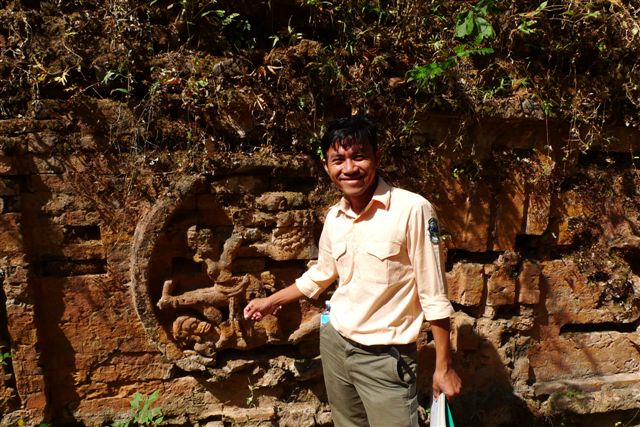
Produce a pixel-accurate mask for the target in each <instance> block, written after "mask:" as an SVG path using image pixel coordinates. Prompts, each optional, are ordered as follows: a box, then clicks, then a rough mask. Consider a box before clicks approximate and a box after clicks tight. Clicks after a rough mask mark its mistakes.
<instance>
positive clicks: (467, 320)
mask: <svg viewBox="0 0 640 427" xmlns="http://www.w3.org/2000/svg"><path fill="white" fill-rule="evenodd" d="M474 326H475V319H474V318H473V317H471V316H469V315H468V314H465V313H464V312H460V311H459V312H456V313H454V314H453V315H452V316H451V347H452V349H453V350H454V351H465V350H475V349H477V348H478V347H479V346H480V343H481V342H482V338H481V337H480V336H479V335H478V334H477V333H476V332H475V330H474Z"/></svg>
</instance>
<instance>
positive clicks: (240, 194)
mask: <svg viewBox="0 0 640 427" xmlns="http://www.w3.org/2000/svg"><path fill="white" fill-rule="evenodd" d="M91 102H92V103H91V104H90V107H91V108H87V109H85V110H83V109H79V110H77V111H89V112H91V113H90V114H86V113H79V117H80V119H79V120H78V122H77V123H78V124H76V125H74V126H67V127H65V124H64V122H63V121H62V120H60V119H57V120H53V119H52V118H51V117H47V116H44V117H43V116H38V115H36V114H30V116H31V117H36V118H32V119H29V120H27V119H15V120H3V121H0V129H1V130H0V135H3V137H2V138H3V145H2V152H1V153H0V154H1V156H0V201H1V203H0V207H1V214H0V221H1V223H2V225H1V227H0V242H1V243H0V262H1V266H0V267H1V269H0V272H1V276H0V281H1V282H2V290H3V292H2V295H1V296H2V301H3V303H4V304H2V306H3V307H2V319H1V325H2V327H1V328H0V334H1V345H2V352H3V353H10V354H11V357H10V358H7V359H5V360H4V361H5V364H4V365H2V366H1V367H0V368H1V369H2V373H3V375H2V386H1V388H0V396H1V399H0V411H1V412H2V425H17V424H18V423H19V422H20V420H22V422H23V423H25V425H35V424H38V423H40V422H42V421H48V422H52V423H53V424H54V425H65V424H72V423H80V424H84V425H103V424H105V423H111V422H113V421H114V420H117V419H121V418H125V417H126V416H127V414H128V411H129V401H130V400H131V398H132V395H133V394H134V393H135V392H141V393H144V394H146V395H149V394H151V393H152V392H153V391H156V390H157V391H159V392H160V397H159V399H158V401H157V403H156V404H157V406H159V407H160V408H162V411H163V413H164V414H165V416H166V422H167V423H168V424H169V425H201V426H204V425H206V426H210V427H213V426H230V425H278V426H296V427H298V426H315V425H319V426H321V425H330V424H331V421H330V420H331V416H330V412H329V408H328V405H327V403H326V396H325V393H324V389H323V385H322V370H321V366H320V361H319V358H318V345H317V341H318V323H319V320H318V317H319V312H320V310H321V307H322V299H321V300H320V301H301V302H300V303H296V304H291V305H290V306H287V307H284V308H283V309H282V310H281V311H280V312H278V313H277V314H276V315H274V316H268V317H267V318H265V319H264V320H262V321H260V322H257V323H251V322H247V321H244V320H243V319H242V316H241V310H242V307H243V305H244V303H245V302H246V300H247V299H250V298H252V297H255V296H260V295H266V294H269V293H272V292H274V291H276V290H277V289H280V288H282V287H284V286H286V285H288V284H290V283H292V281H293V280H294V279H295V278H296V277H297V276H298V275H299V274H300V273H301V272H302V271H304V269H305V268H306V265H307V264H308V263H309V262H311V261H312V260H313V259H314V257H315V256H316V254H317V247H316V242H317V238H318V235H319V231H320V229H321V226H322V220H323V213H324V211H325V210H326V208H327V207H328V206H329V205H330V204H331V203H332V202H334V201H335V200H336V196H337V194H336V193H335V191H332V190H330V189H329V188H330V186H329V184H328V182H327V180H326V179H325V178H324V176H323V172H322V170H321V169H320V168H318V164H317V163H316V161H314V160H313V159H310V158H307V157H305V156H291V155H273V154H271V153H269V152H262V151H256V152H254V153H253V154H224V155H223V154H210V155H209V158H208V159H206V161H205V162H204V163H203V164H204V165H206V167H203V168H202V170H201V171H200V172H199V173H186V172H184V171H183V170H181V169H180V168H179V166H180V165H181V164H182V163H183V162H186V161H188V160H189V155H190V154H189V153H188V152H179V151H176V152H173V153H170V156H171V158H170V160H169V161H167V160H166V159H165V160H163V162H164V163H163V165H161V167H160V168H159V167H158V160H157V159H156V158H149V157H148V156H146V155H145V153H144V152H135V151H131V152H127V153H119V152H117V151H114V150H109V147H108V145H105V144H107V141H108V139H107V138H105V134H104V132H103V130H102V129H103V128H101V127H99V126H94V125H92V126H89V125H83V123H86V122H88V121H89V120H91V119H92V118H93V117H106V118H107V119H106V120H107V121H108V122H111V123H115V122H116V120H115V119H113V118H114V117H116V116H117V112H118V111H120V108H121V107H122V106H121V105H119V104H118V103H115V102H113V101H98V102H95V101H91ZM83 114H85V115H83ZM456 120H457V119H456V118H455V117H442V116H427V117H423V118H422V119H421V122H420V123H421V124H422V128H421V129H422V130H421V131H420V132H418V133H417V134H416V138H420V139H423V140H434V139H437V140H442V141H445V142H446V141H448V140H450V138H452V137H453V136H451V135H449V134H448V132H449V130H451V129H454V128H459V124H457V123H456ZM85 121H86V122H85ZM504 129H508V131H507V132H505V131H504ZM119 132H120V133H119V134H118V135H119V137H121V138H125V137H127V132H128V130H127V128H126V127H122V128H121V129H120V130H119ZM563 134H564V133H563V129H562V127H561V126H560V125H558V127H557V128H556V130H555V131H554V132H552V133H551V136H549V135H550V134H549V132H548V130H547V129H546V127H545V123H544V122H508V121H491V120H486V121H482V122H480V123H479V124H478V125H477V126H476V127H474V128H472V129H470V130H469V135H468V136H467V138H468V139H469V140H470V141H474V142H475V146H476V149H477V150H478V151H477V152H476V155H477V156H478V158H477V159H476V160H478V159H479V160H480V161H482V162H484V163H483V164H485V165H489V166H487V167H488V170H486V171H484V172H483V174H473V173H470V172H468V171H464V170H463V167H462V166H461V165H463V163H460V157H456V152H455V151H454V152H452V153H451V154H450V155H444V156H442V157H439V158H432V157H430V156H429V155H416V156H415V157H414V158H412V159H411V162H412V165H413V166H412V167H414V170H416V171H422V172H421V173H420V176H419V177H417V178H419V179H416V177H415V176H414V177H407V176H406V175H404V174H403V173H401V165H400V163H399V161H398V159H394V158H389V159H387V160H386V161H385V165H384V167H383V174H384V175H385V176H386V177H387V179H389V180H390V181H391V182H393V183H396V184H399V185H403V186H405V187H408V188H410V189H413V190H415V191H419V192H420V193H422V194H424V195H425V196H427V197H428V198H430V199H431V200H432V201H433V203H434V205H435V206H436V208H437V210H438V212H439V216H440V219H441V223H442V225H443V228H444V229H445V237H446V239H445V244H446V246H447V250H448V261H447V270H448V272H447V277H448V281H449V294H450V298H451V300H452V301H453V303H454V305H455V307H456V309H457V313H456V314H455V315H454V317H453V331H452V340H453V346H454V349H455V354H454V358H455V363H456V365H457V367H458V370H459V372H460V374H461V377H462V378H463V381H464V384H465V389H464V393H463V395H462V396H461V397H460V398H459V399H457V400H456V401H455V402H454V404H453V406H454V411H455V414H456V418H457V419H458V422H459V424H460V425H474V426H477V425H487V426H488V425H491V426H494V425H513V423H515V422H518V421H520V422H523V423H528V422H531V419H533V418H532V417H538V419H540V420H542V419H544V418H545V417H551V418H552V419H553V417H558V416H560V417H573V418H570V419H574V420H578V421H579V420H583V419H584V418H581V417H583V416H586V415H585V414H587V415H588V416H589V417H590V418H588V419H589V420H591V421H589V422H591V423H594V422H595V423H596V424H590V425H597V422H599V421H594V420H605V419H606V420H610V419H616V420H624V419H627V418H630V416H631V415H632V414H633V413H635V411H637V410H638V409H639V408H640V397H639V396H640V385H639V384H640V357H638V353H639V350H638V349H639V348H640V338H639V335H638V332H637V327H638V324H639V318H640V304H639V298H640V278H639V277H638V275H637V274H638V261H639V259H640V258H639V254H640V252H639V251H640V237H639V235H638V231H637V230H638V226H639V225H640V224H638V222H639V218H640V205H639V203H638V202H639V196H638V194H637V190H636V188H637V184H638V171H637V170H636V168H635V164H634V160H635V157H633V156H629V154H628V152H629V151H628V150H629V149H630V148H631V147H633V146H634V143H637V141H638V139H637V137H638V135H637V134H632V133H627V134H624V135H623V136H624V137H620V138H618V140H619V141H621V145H620V147H614V146H611V147H609V148H608V151H604V150H601V151H597V150H595V151H594V152H592V153H588V154H585V155H577V154H576V155H573V156H572V157H571V158H563V155H562V153H557V149H556V152H554V146H556V145H557V144H556V143H559V142H562V141H561V139H562V135H563ZM111 137H113V135H111ZM625 138H627V139H625ZM623 143H626V145H624V144H623ZM67 146H73V147H75V148H74V149H73V150H70V149H65V147H67ZM636 146H637V144H636ZM161 163H162V162H161ZM491 165H493V169H491V167H490V166H491ZM329 295H330V292H329V293H328V295H324V296H323V298H324V297H327V296H329ZM419 350H420V353H419V354H420V363H421V366H420V378H421V380H420V381H421V382H420V388H421V390H422V395H423V397H422V402H423V404H424V403H427V402H428V390H429V387H430V384H429V375H430V374H429V373H430V372H431V370H432V369H433V359H434V351H433V348H432V344H430V343H429V333H428V327H427V325H425V331H424V334H423V335H422V337H421V339H420V342H419ZM423 415H424V414H423ZM625 417H626V418H625ZM423 419H424V417H423ZM602 422H604V421H602Z"/></svg>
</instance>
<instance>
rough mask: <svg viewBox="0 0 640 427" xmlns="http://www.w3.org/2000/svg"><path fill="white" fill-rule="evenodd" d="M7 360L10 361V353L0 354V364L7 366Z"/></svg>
mask: <svg viewBox="0 0 640 427" xmlns="http://www.w3.org/2000/svg"><path fill="white" fill-rule="evenodd" d="M7 359H11V353H6V352H5V353H0V364H2V365H3V366H7V365H8V363H7Z"/></svg>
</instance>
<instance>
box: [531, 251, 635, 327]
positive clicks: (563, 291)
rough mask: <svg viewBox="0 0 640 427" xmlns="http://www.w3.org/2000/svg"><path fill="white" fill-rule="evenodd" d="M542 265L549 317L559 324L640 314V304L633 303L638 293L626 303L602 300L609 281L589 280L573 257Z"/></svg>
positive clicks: (622, 318) (625, 318)
mask: <svg viewBox="0 0 640 427" xmlns="http://www.w3.org/2000/svg"><path fill="white" fill-rule="evenodd" d="M541 267H542V279H543V281H544V283H545V284H546V287H547V291H546V300H545V307H546V310H547V312H548V315H549V320H550V321H552V323H554V324H556V325H558V326H562V325H564V324H567V323H573V324H588V323H604V322H633V321H635V320H636V319H637V318H638V316H639V315H640V307H638V306H637V304H636V303H634V301H637V300H638V295H632V296H631V298H630V300H629V301H628V302H626V303H615V302H606V301H601V300H600V296H601V295H602V294H603V293H605V292H606V288H607V287H608V286H609V285H607V284H606V283H596V282H593V281H589V279H588V278H587V277H585V276H584V275H583V274H582V273H580V271H579V270H578V268H577V266H576V265H575V264H574V263H573V261H571V260H568V259H564V260H554V261H546V262H543V263H541Z"/></svg>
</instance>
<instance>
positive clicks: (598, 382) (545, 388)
mask: <svg viewBox="0 0 640 427" xmlns="http://www.w3.org/2000/svg"><path fill="white" fill-rule="evenodd" d="M634 385H635V386H638V385H640V372H635V373H631V374H627V373H624V374H612V375H602V376H597V377H591V378H576V379H565V380H557V381H542V382H537V383H535V384H533V391H534V393H535V395H536V396H542V395H550V394H553V393H562V392H567V391H568V390H573V391H575V390H579V391H581V392H593V391H600V390H604V389H619V388H623V387H628V386H634ZM636 391H637V392H638V396H639V397H640V387H638V388H637V389H636Z"/></svg>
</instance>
